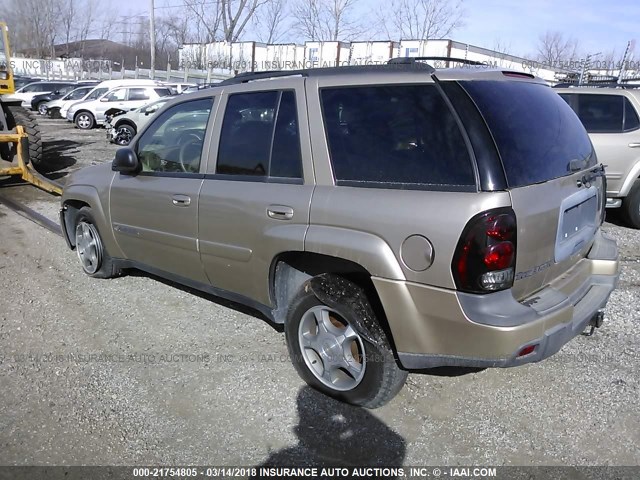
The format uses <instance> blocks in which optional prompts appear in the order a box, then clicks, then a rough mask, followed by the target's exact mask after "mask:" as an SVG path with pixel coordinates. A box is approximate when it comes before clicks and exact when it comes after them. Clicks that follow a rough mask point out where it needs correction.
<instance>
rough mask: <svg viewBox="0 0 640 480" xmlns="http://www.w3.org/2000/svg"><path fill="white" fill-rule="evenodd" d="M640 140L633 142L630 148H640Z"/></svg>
mask: <svg viewBox="0 0 640 480" xmlns="http://www.w3.org/2000/svg"><path fill="white" fill-rule="evenodd" d="M639 147H640V142H633V143H630V144H629V148H639Z"/></svg>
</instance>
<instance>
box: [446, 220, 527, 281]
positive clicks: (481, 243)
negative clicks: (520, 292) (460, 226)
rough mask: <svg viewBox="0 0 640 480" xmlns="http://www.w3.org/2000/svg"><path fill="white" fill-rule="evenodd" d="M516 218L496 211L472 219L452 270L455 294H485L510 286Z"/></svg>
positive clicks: (513, 270) (513, 272) (512, 275)
mask: <svg viewBox="0 0 640 480" xmlns="http://www.w3.org/2000/svg"><path fill="white" fill-rule="evenodd" d="M516 237H517V229H516V215H515V213H514V212H513V210H512V209H511V208H497V209H494V210H489V211H487V212H483V213H481V214H479V215H476V216H475V217H473V218H472V219H471V220H470V221H469V223H467V226H466V227H465V229H464V231H463V232H462V235H461V237H460V241H459V242H458V246H457V248H456V252H455V255H454V257H453V262H452V265H451V269H452V271H453V277H454V279H455V282H456V286H457V288H458V290H462V291H464V292H470V293H488V292H495V291H497V290H504V289H506V288H511V286H513V279H514V275H515V266H516Z"/></svg>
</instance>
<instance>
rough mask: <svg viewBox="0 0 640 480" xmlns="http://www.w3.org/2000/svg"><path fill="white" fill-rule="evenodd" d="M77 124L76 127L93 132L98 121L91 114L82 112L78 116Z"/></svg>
mask: <svg viewBox="0 0 640 480" xmlns="http://www.w3.org/2000/svg"><path fill="white" fill-rule="evenodd" d="M75 123H76V127H78V128H79V129H81V130H91V129H92V128H93V126H94V125H95V123H96V121H95V119H94V118H93V115H92V114H91V113H89V112H80V113H79V114H78V115H76V119H75Z"/></svg>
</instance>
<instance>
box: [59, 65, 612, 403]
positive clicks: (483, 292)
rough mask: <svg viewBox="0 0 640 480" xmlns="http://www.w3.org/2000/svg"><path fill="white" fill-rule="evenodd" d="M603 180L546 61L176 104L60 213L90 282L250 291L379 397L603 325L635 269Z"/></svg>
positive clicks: (235, 293) (241, 90) (282, 79)
mask: <svg viewBox="0 0 640 480" xmlns="http://www.w3.org/2000/svg"><path fill="white" fill-rule="evenodd" d="M603 179H604V177H603V169H602V166H601V165H599V164H598V162H597V160H596V155H595V153H594V151H593V147H592V145H591V142H590V141H589V137H588V136H587V133H586V131H585V129H584V128H583V126H582V124H581V123H580V121H579V120H578V118H577V117H576V115H575V114H574V113H573V111H572V110H571V108H570V107H569V106H568V105H567V104H566V103H565V102H564V101H563V100H562V99H561V98H560V97H559V96H558V95H557V94H556V93H555V92H554V91H553V90H552V89H551V88H549V87H548V86H546V85H545V84H544V82H542V81H541V80H539V79H536V78H534V77H533V76H531V75H527V74H522V73H517V72H509V71H487V70H483V71H480V70H478V69H447V70H439V71H437V72H436V71H435V70H434V69H433V68H431V67H430V66H428V65H426V64H417V63H416V64H393V65H381V66H359V67H340V68H328V69H310V70H301V71H295V72H268V73H262V74H249V75H240V76H237V77H235V78H234V79H231V80H228V81H225V82H223V83H221V84H220V85H219V86H218V87H215V88H210V89H206V90H201V91H199V92H196V93H193V94H188V95H183V96H180V97H178V98H175V99H173V100H170V101H169V102H167V103H166V104H165V105H164V107H162V109H161V110H159V111H158V112H157V114H156V115H155V116H154V118H153V119H152V120H151V121H150V122H149V123H148V124H147V125H146V126H145V127H144V128H142V129H141V130H140V132H138V133H137V135H136V136H135V138H134V139H133V140H132V142H131V144H130V146H129V147H128V148H123V149H121V150H119V151H118V152H117V153H116V156H115V159H114V160H113V163H111V164H103V165H97V166H93V167H88V168H86V169H83V170H80V171H78V172H75V173H74V174H73V175H72V176H71V178H70V179H69V181H68V183H67V186H66V188H65V190H64V195H63V196H62V211H61V221H62V224H63V228H64V231H65V233H66V238H67V241H68V243H69V247H70V248H72V249H75V250H76V251H77V254H78V258H79V260H80V263H81V265H82V268H83V269H84V271H85V272H86V273H87V274H89V275H92V276H95V277H103V278H104V277H112V276H115V275H119V274H120V273H121V272H122V271H123V269H128V268H137V269H141V270H144V271H147V272H151V273H153V274H156V275H161V276H164V277H166V278H169V279H172V280H174V281H177V282H180V283H182V284H185V285H188V286H191V287H194V288H197V289H200V290H203V291H205V292H210V293H214V294H216V295H219V296H222V297H225V298H227V299H231V300H233V301H236V302H240V303H243V304H246V305H249V306H251V307H253V308H255V309H257V310H259V311H260V312H262V313H263V314H264V315H266V316H267V317H268V318H270V319H271V320H272V321H274V322H277V323H282V324H284V330H285V334H286V340H287V344H288V348H289V352H290V356H291V360H292V362H293V364H294V365H295V367H296V369H297V370H298V372H299V374H300V376H301V377H302V378H303V379H304V380H305V381H306V382H308V383H309V384H310V385H312V386H313V387H315V388H317V389H318V390H321V391H323V392H325V393H327V394H328V395H331V396H334V397H337V398H339V399H342V400H344V401H347V402H350V403H353V404H357V405H362V406H365V407H369V408H373V407H377V406H380V405H382V404H384V403H386V402H387V401H389V400H390V399H391V398H392V397H393V396H394V395H395V394H396V393H397V392H398V391H399V390H400V388H401V387H402V385H403V384H404V381H405V379H406V376H407V371H409V370H418V369H425V368H431V367H438V366H444V365H457V366H472V367H510V366H517V365H522V364H524V363H528V362H536V361H539V360H542V359H544V358H546V357H548V356H550V355H552V354H553V353H555V352H557V351H558V350H559V349H560V348H561V347H562V346H563V345H564V344H565V343H566V342H568V341H569V340H570V339H571V338H573V337H574V336H575V335H577V334H578V333H580V332H581V331H582V330H583V329H584V328H585V327H586V326H588V325H589V324H591V325H594V326H599V324H600V323H601V321H602V310H603V308H604V307H605V304H606V303H607V300H608V298H609V295H610V294H611V292H612V290H613V289H614V286H615V284H616V281H617V278H618V260H617V259H618V250H617V247H616V243H615V241H613V240H611V239H608V238H607V237H605V236H604V235H603V234H602V232H601V229H600V225H601V223H602V219H603V215H604V207H605V200H606V198H605V197H606V196H605V191H604V182H603Z"/></svg>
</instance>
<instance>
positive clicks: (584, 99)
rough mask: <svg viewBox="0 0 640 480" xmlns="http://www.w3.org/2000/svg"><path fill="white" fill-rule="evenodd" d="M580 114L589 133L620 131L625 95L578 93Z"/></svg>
mask: <svg viewBox="0 0 640 480" xmlns="http://www.w3.org/2000/svg"><path fill="white" fill-rule="evenodd" d="M578 116H579V117H580V120H581V121H582V124H583V125H584V128H586V129H587V132H589V133H620V132H622V123H623V118H624V97H622V96H620V95H592V94H586V95H578Z"/></svg>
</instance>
